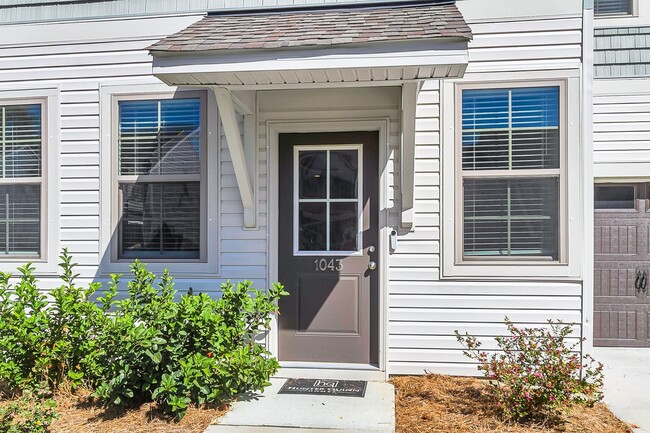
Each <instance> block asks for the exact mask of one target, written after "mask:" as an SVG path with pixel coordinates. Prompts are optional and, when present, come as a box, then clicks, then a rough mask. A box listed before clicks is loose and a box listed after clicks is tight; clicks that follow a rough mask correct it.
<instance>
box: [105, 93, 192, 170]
mask: <svg viewBox="0 0 650 433" xmlns="http://www.w3.org/2000/svg"><path fill="white" fill-rule="evenodd" d="M119 122H120V124H119V137H118V146H119V166H120V167H119V174H121V175H140V174H145V175H146V174H153V175H174V174H197V173H200V171H201V165H200V161H201V159H200V158H201V151H200V143H201V100H200V99H198V98H194V99H164V100H144V101H120V102H119Z"/></svg>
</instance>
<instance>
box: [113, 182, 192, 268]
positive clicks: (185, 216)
mask: <svg viewBox="0 0 650 433" xmlns="http://www.w3.org/2000/svg"><path fill="white" fill-rule="evenodd" d="M120 190H121V192H122V202H123V208H122V220H121V221H120V245H121V247H120V257H123V258H169V259H173V258H178V259H198V258H199V257H200V244H201V242H200V228H201V216H200V207H201V206H200V203H201V191H200V183H199V182H174V183H172V182H170V183H135V184H121V185H120Z"/></svg>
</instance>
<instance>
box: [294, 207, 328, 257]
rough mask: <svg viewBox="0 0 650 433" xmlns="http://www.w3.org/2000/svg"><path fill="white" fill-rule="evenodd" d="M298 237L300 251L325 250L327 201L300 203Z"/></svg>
mask: <svg viewBox="0 0 650 433" xmlns="http://www.w3.org/2000/svg"><path fill="white" fill-rule="evenodd" d="M298 239H299V246H298V248H299V250H300V251H325V250H327V203H300V208H299V211H298Z"/></svg>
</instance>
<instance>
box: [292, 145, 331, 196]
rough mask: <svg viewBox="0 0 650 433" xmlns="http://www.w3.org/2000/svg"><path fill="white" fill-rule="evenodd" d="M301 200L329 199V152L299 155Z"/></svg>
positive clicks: (301, 153) (302, 153) (303, 152)
mask: <svg viewBox="0 0 650 433" xmlns="http://www.w3.org/2000/svg"><path fill="white" fill-rule="evenodd" d="M299 158H300V161H299V170H300V174H299V176H300V177H299V179H300V182H299V188H300V198H326V197H327V152H326V151H324V150H323V151H313V152H306V151H301V152H300V153H299Z"/></svg>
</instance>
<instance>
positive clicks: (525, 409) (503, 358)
mask: <svg viewBox="0 0 650 433" xmlns="http://www.w3.org/2000/svg"><path fill="white" fill-rule="evenodd" d="M505 323H506V326H507V327H508V331H509V333H510V335H509V336H501V337H496V338H495V340H496V342H497V344H498V346H499V349H500V351H499V352H496V353H492V354H488V353H487V352H486V351H483V350H481V342H480V341H478V339H477V338H476V337H474V336H470V335H469V334H467V333H465V335H461V334H460V333H459V332H458V331H456V338H457V340H458V342H459V343H461V344H462V345H463V346H464V347H465V351H464V352H463V353H464V354H465V356H467V357H469V358H471V359H473V360H475V361H478V363H479V366H478V369H479V371H481V372H482V373H483V374H484V375H485V376H486V377H487V378H488V379H490V386H491V389H492V391H493V392H494V395H495V397H496V399H497V402H498V403H497V404H498V406H499V409H500V410H501V412H502V413H503V414H504V415H505V416H506V417H508V418H511V419H514V420H517V421H523V420H527V419H530V418H544V419H548V418H549V417H552V416H557V415H559V412H560V411H561V410H562V409H564V410H569V409H570V408H571V406H572V405H573V404H584V405H593V404H594V403H596V402H598V401H600V400H601V399H602V397H603V396H602V392H601V389H602V384H603V373H602V369H603V365H602V364H601V363H596V361H595V360H594V359H593V358H592V357H591V356H589V355H585V356H583V357H580V355H579V353H576V351H577V350H579V345H580V343H581V342H582V341H583V340H584V339H583V340H579V341H577V342H576V343H574V344H571V345H568V344H567V342H566V340H567V337H568V336H569V335H570V334H571V332H572V329H571V325H567V324H564V323H562V322H559V321H558V322H553V321H550V320H549V322H548V323H549V327H547V328H518V327H516V326H515V325H513V324H512V322H511V321H510V320H509V319H508V318H507V317H506V318H505Z"/></svg>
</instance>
